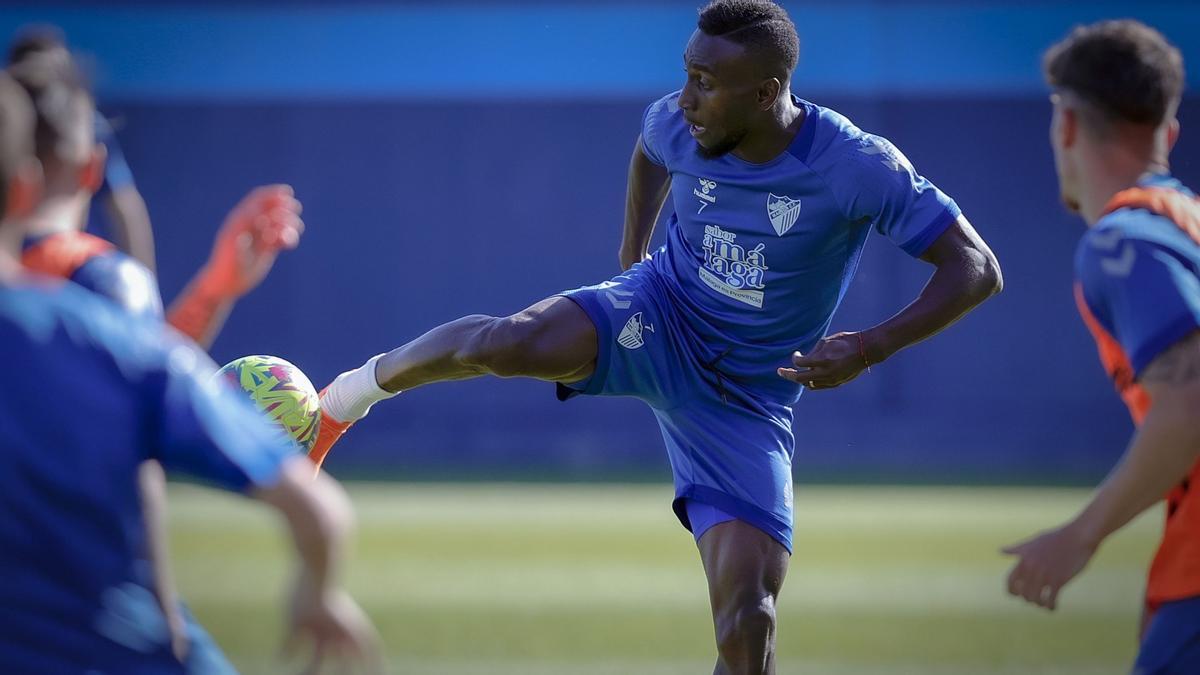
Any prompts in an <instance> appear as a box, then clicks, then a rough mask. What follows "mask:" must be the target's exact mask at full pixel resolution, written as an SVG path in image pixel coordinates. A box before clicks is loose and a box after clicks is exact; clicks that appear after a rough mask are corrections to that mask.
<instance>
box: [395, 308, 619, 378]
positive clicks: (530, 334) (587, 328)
mask: <svg viewBox="0 0 1200 675" xmlns="http://www.w3.org/2000/svg"><path fill="white" fill-rule="evenodd" d="M596 348H597V347H596V328H595V326H593V325H592V320H591V319H589V318H588V316H587V314H585V313H584V311H583V310H582V309H580V308H579V306H578V305H576V304H575V303H574V302H572V301H571V300H568V299H566V298H563V297H553V298H548V299H546V300H543V301H541V302H539V303H537V304H535V305H533V306H532V307H529V308H528V309H526V310H524V311H521V312H518V313H516V314H513V315H512V316H506V317H495V316H485V315H482V314H476V315H472V316H465V317H463V318H461V319H458V320H455V321H451V322H450V323H447V324H443V325H441V326H438V327H437V328H434V329H433V330H431V331H429V332H428V333H425V334H424V335H422V336H421V337H419V338H417V339H416V340H413V341H412V342H409V343H408V344H406V345H404V346H402V347H398V348H396V349H393V350H392V351H391V352H388V354H387V355H385V356H384V357H383V358H382V359H380V360H379V365H378V366H377V367H376V370H375V376H376V379H377V380H378V381H379V385H380V386H382V387H383V388H384V389H386V390H388V391H400V390H402V389H413V388H415V387H419V386H421V385H423V384H429V383H432V382H442V381H445V380H463V379H467V378H472V377H478V376H480V375H496V376H498V377H532V378H536V379H539V380H549V381H554V382H575V381H578V380H582V379H583V378H585V377H587V376H588V375H590V374H591V372H592V369H593V368H594V367H595V363H596Z"/></svg>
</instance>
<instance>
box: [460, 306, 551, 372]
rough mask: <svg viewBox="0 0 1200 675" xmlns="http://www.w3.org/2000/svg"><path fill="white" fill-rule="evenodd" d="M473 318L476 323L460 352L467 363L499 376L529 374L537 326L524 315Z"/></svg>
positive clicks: (462, 360) (481, 370)
mask: <svg viewBox="0 0 1200 675" xmlns="http://www.w3.org/2000/svg"><path fill="white" fill-rule="evenodd" d="M469 318H470V319H472V320H473V322H474V323H475V324H476V325H475V326H474V330H473V331H472V333H471V336H470V338H468V339H467V341H466V343H465V344H464V345H463V348H462V350H461V351H460V353H459V355H458V358H459V360H460V361H461V362H462V363H463V365H466V366H468V367H471V368H474V369H476V370H478V371H479V372H484V373H491V374H492V375H496V376H499V377H514V376H517V375H522V374H525V372H526V370H527V368H528V363H527V361H528V356H527V354H528V352H529V344H530V343H531V341H532V340H533V339H534V336H535V329H536V326H534V325H532V324H531V322H529V321H523V320H521V316H520V315H513V316H506V317H496V316H484V315H477V316H474V317H469Z"/></svg>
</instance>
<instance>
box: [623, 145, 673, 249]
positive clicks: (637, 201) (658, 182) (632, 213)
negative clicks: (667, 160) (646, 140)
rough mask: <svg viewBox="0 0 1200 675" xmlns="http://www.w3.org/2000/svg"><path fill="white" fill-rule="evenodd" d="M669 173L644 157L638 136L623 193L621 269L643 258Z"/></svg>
mask: <svg viewBox="0 0 1200 675" xmlns="http://www.w3.org/2000/svg"><path fill="white" fill-rule="evenodd" d="M670 178H671V176H670V174H669V173H667V170H666V168H665V167H662V166H659V165H658V164H655V163H654V162H652V161H650V158H648V157H646V153H645V152H644V151H643V150H642V137H641V136H640V135H639V136H638V140H637V143H636V144H635V145H634V148H633V157H632V158H630V160H629V186H628V188H627V189H626V192H625V230H624V233H623V234H622V236H621V252H620V261H621V269H623V270H627V269H629V268H630V267H633V266H634V265H635V264H637V263H639V262H641V261H643V260H645V259H646V255H647V251H648V248H649V245H650V236H651V235H652V234H653V233H654V223H655V221H657V220H658V213H659V211H661V210H662V205H663V202H665V201H666V199H667V195H668V194H669V193H670V191H671V181H670Z"/></svg>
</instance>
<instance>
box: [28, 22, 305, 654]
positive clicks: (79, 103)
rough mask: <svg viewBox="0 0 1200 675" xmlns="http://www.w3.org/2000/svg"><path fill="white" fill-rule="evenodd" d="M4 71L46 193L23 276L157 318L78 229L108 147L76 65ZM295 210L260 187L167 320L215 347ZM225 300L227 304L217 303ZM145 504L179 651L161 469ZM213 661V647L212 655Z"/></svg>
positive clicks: (150, 299) (145, 287) (35, 61)
mask: <svg viewBox="0 0 1200 675" xmlns="http://www.w3.org/2000/svg"><path fill="white" fill-rule="evenodd" d="M13 54H14V62H13V63H12V65H11V66H10V72H11V73H12V74H13V75H14V76H15V77H16V79H17V81H18V83H19V84H21V85H22V87H24V89H25V90H26V93H27V94H28V95H29V96H30V98H31V100H32V102H33V103H34V110H35V115H36V129H37V131H36V152H37V155H38V160H39V162H40V164H41V166H42V170H43V176H44V181H43V184H44V190H43V193H42V195H41V198H40V200H39V203H38V204H37V206H36V207H35V209H34V212H33V213H32V214H31V215H30V216H29V217H28V218H27V220H28V222H29V234H31V235H34V236H27V237H26V240H25V242H24V252H23V255H22V263H23V264H24V265H25V267H26V268H27V269H31V270H33V271H36V272H40V273H43V274H48V275H52V276H57V277H62V278H65V279H70V280H72V281H74V282H76V283H77V284H79V285H81V286H83V287H84V288H86V289H88V290H90V291H93V292H95V293H97V294H99V295H101V296H104V297H106V298H108V299H109V300H112V301H114V302H115V303H117V304H118V305H120V306H121V307H122V308H124V309H125V310H126V311H127V312H129V313H131V314H134V315H144V316H149V317H154V318H157V319H160V320H161V317H162V302H161V300H160V299H159V294H158V285H157V282H156V280H155V278H154V275H153V274H152V273H151V272H150V271H149V270H148V269H146V268H145V266H143V265H142V264H140V263H139V262H138V261H136V260H134V259H132V258H130V257H129V256H127V255H125V254H124V253H121V252H119V251H117V250H115V249H114V247H113V246H112V245H111V244H109V243H108V242H106V241H104V240H102V239H100V238H98V237H95V236H94V235H91V234H88V233H86V232H83V225H84V222H85V219H86V217H87V214H88V212H89V209H88V205H89V202H90V200H91V198H92V193H93V191H94V190H95V188H96V185H97V181H98V179H99V178H98V177H99V176H100V174H102V173H103V171H104V166H105V161H104V158H105V147H104V146H103V145H101V144H99V143H97V142H96V140H95V139H94V138H93V136H92V133H93V131H94V127H93V126H92V121H93V120H94V119H95V117H96V113H95V109H94V104H93V102H92V99H91V96H90V95H89V94H88V92H87V90H86V89H85V88H84V87H83V84H82V80H81V78H80V76H79V73H78V71H77V69H76V68H75V64H74V61H73V59H72V57H71V54H70V52H68V51H67V50H66V49H65V48H64V47H62V46H61V44H59V45H58V46H50V47H47V48H44V49H33V48H25V49H22V50H15V49H14V51H13ZM299 209H300V207H299V203H298V202H296V200H295V199H294V198H292V196H291V191H290V189H289V188H287V187H286V186H274V187H269V188H260V189H258V190H256V191H254V192H252V193H251V194H250V196H248V197H247V198H246V199H245V200H243V202H242V203H241V204H239V205H238V207H237V208H235V209H234V211H233V212H232V213H231V214H230V216H229V218H228V219H227V221H226V223H225V224H224V225H223V226H222V229H221V232H220V234H219V236H218V239H217V246H216V249H215V251H214V255H213V257H212V260H211V261H210V263H209V265H208V266H207V267H206V268H205V270H204V271H202V272H201V274H200V275H199V276H198V279H197V281H194V282H193V283H192V286H191V288H190V289H189V291H186V292H185V293H184V294H182V296H181V299H180V300H179V301H177V303H176V308H175V309H174V310H173V312H172V319H173V323H174V324H175V325H176V327H178V328H180V329H181V330H182V331H183V332H184V333H185V334H187V335H189V336H191V337H193V338H194V339H199V340H203V341H204V344H206V345H207V344H208V343H209V342H211V339H212V338H213V337H214V336H215V334H216V332H217V331H218V330H219V328H220V325H221V324H222V323H223V322H224V320H225V316H226V314H227V312H228V310H229V307H231V306H232V304H233V301H234V298H236V297H237V296H238V295H239V294H241V293H242V292H244V291H245V290H248V289H249V288H252V287H253V286H254V285H255V284H257V282H258V280H261V278H262V276H263V275H265V274H266V272H267V270H269V269H270V267H271V265H272V263H273V262H274V259H275V257H276V255H277V252H278V250H279V247H280V245H279V242H280V241H281V240H282V239H283V238H284V236H285V235H286V236H287V238H288V239H289V240H290V242H291V244H292V245H294V243H295V242H296V240H298V238H299V234H300V232H301V231H302V228H303V224H302V223H301V221H300V219H299ZM222 298H224V299H222ZM140 482H141V489H142V503H143V507H144V510H145V516H146V524H147V526H148V527H149V528H150V530H151V531H150V532H149V536H148V538H147V551H146V555H147V556H148V559H149V560H150V562H151V563H152V567H153V570H154V574H155V579H156V586H157V592H158V596H159V598H160V601H161V604H162V606H163V610H164V612H165V613H166V615H167V617H168V621H169V624H170V626H171V629H172V633H173V635H174V639H175V641H176V649H177V651H178V652H179V653H181V654H184V653H186V652H187V647H186V643H187V642H188V641H189V640H192V641H195V640H199V641H207V640H208V637H207V635H206V634H205V632H204V631H203V630H202V629H201V628H199V626H197V625H195V623H194V621H191V620H190V615H189V614H188V613H187V612H186V611H184V610H183V609H182V606H181V605H180V604H179V603H178V602H177V600H176V596H177V593H176V592H175V589H174V584H173V583H172V577H171V566H170V560H169V553H168V549H167V543H166V538H167V537H166V525H165V518H166V515H165V513H166V505H165V504H166V479H165V476H164V475H163V472H162V467H160V466H158V465H157V463H156V462H154V461H148V462H146V463H145V465H144V466H143V467H142V476H141V480H140ZM208 652H209V653H210V656H209V658H210V660H211V659H212V656H211V655H212V654H215V653H217V652H216V650H215V649H212V650H208Z"/></svg>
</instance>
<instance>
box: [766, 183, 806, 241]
mask: <svg viewBox="0 0 1200 675" xmlns="http://www.w3.org/2000/svg"><path fill="white" fill-rule="evenodd" d="M767 217H768V218H770V219H771V227H773V228H775V234H777V235H779V236H781V237H782V236H783V235H784V233H785V232H787V231H788V230H790V229H792V226H793V225H795V224H796V219H797V218H799V217H800V200H799V199H792V198H791V197H786V196H779V195H775V194H770V193H768V194H767Z"/></svg>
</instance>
